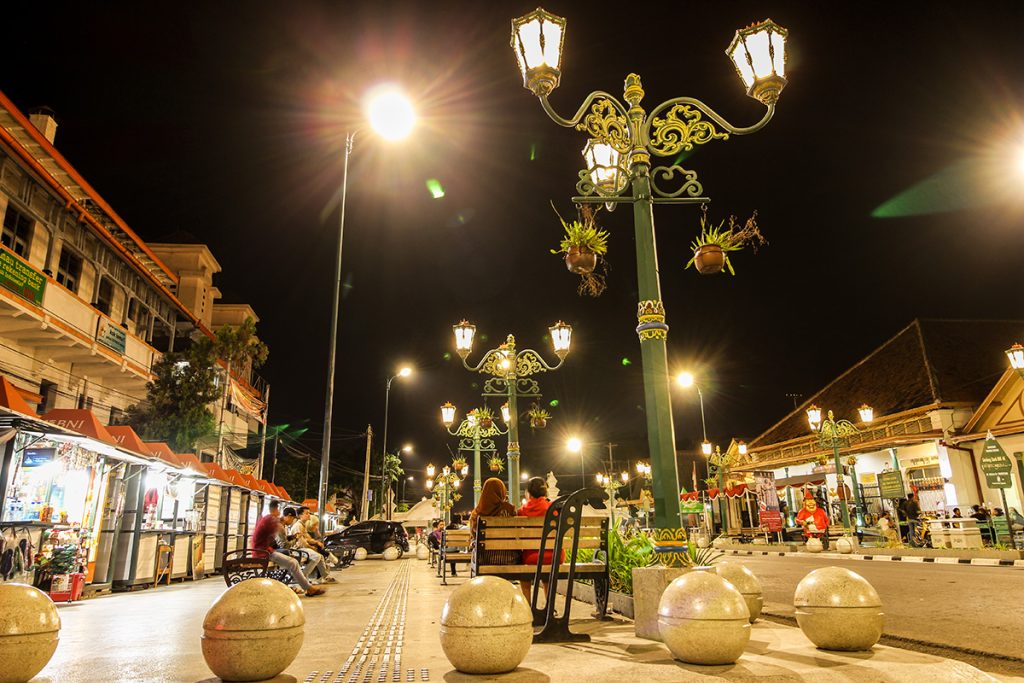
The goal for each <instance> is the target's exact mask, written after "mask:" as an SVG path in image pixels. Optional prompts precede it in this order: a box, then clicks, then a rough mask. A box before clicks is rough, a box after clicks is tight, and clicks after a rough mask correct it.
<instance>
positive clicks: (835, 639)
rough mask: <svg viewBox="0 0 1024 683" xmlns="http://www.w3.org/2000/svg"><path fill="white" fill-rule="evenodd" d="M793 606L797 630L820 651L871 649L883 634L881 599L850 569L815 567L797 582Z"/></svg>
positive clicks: (869, 585)
mask: <svg viewBox="0 0 1024 683" xmlns="http://www.w3.org/2000/svg"><path fill="white" fill-rule="evenodd" d="M793 606H794V607H795V608H796V623H797V624H799V626H800V630H802V631H803V632H804V635H805V636H807V638H808V639H809V640H810V641H811V642H812V643H814V644H815V645H817V646H818V647H820V648H821V649H823V650H840V651H847V652H849V651H857V650H870V649H871V646H873V645H874V644H875V643H877V642H878V639H879V638H880V637H881V636H882V625H883V623H884V618H885V615H884V613H883V612H882V600H881V598H879V597H878V592H877V591H875V589H874V588H873V587H872V586H871V584H870V583H868V582H867V580H865V579H864V577H862V576H861V575H860V574H857V573H855V572H852V571H850V570H849V569H845V568H843V567H822V568H820V569H815V570H814V571H812V572H811V573H810V574H808V575H807V576H805V577H804V578H803V579H801V581H800V583H799V584H798V585H797V587H796V593H795V595H794V596H793Z"/></svg>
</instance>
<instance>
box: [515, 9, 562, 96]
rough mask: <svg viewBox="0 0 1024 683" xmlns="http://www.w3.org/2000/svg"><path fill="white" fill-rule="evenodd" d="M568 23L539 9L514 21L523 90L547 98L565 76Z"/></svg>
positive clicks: (517, 57)
mask: <svg viewBox="0 0 1024 683" xmlns="http://www.w3.org/2000/svg"><path fill="white" fill-rule="evenodd" d="M564 38H565V19H563V18H562V17H557V16H555V15H554V14H551V13H550V12H545V11H544V10H543V9H541V8H539V7H538V8H537V9H535V10H534V11H532V12H530V13H529V14H526V15H523V16H521V17H519V18H518V19H513V20H512V43H511V44H512V50H513V52H515V53H516V60H517V61H518V62H519V71H520V73H522V75H523V87H525V88H528V89H529V90H530V91H532V92H533V94H534V95H536V96H537V97H546V96H548V95H550V94H551V91H552V90H554V89H555V88H557V87H558V81H559V79H560V78H561V76H562V71H561V69H562V42H563V40H564Z"/></svg>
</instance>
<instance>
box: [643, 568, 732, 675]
mask: <svg viewBox="0 0 1024 683" xmlns="http://www.w3.org/2000/svg"><path fill="white" fill-rule="evenodd" d="M658 633H659V634H660V635H661V640H662V642H664V643H665V645H666V646H667V647H668V649H669V650H670V651H671V652H672V656H673V657H675V658H676V659H678V660H679V661H681V662H686V663H688V664H705V665H709V666H716V665H723V664H732V663H733V662H735V661H736V660H737V659H739V658H740V655H742V654H743V650H744V648H746V646H747V642H748V641H749V640H750V610H748V609H747V603H746V602H744V600H743V596H742V595H740V592H739V591H738V590H736V588H735V587H733V586H732V584H730V583H729V582H728V581H726V580H725V579H723V578H722V577H720V576H718V575H717V574H714V573H712V572H710V571H704V572H687V573H686V574H683V575H682V576H680V577H679V578H677V579H675V580H674V581H673V582H672V583H670V584H669V585H668V588H666V589H665V592H664V593H662V595H661V602H659V603H658Z"/></svg>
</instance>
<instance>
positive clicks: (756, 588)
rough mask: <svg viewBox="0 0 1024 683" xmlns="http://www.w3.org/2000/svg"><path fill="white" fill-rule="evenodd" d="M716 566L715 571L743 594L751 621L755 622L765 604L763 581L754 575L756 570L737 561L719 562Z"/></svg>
mask: <svg viewBox="0 0 1024 683" xmlns="http://www.w3.org/2000/svg"><path fill="white" fill-rule="evenodd" d="M714 567H715V572H716V573H717V574H718V575H719V576H721V577H722V578H723V579H725V580H726V581H728V582H729V583H731V584H732V586H733V588H735V589H736V590H738V591H739V592H740V595H742V596H743V601H744V602H745V603H747V609H748V610H750V623H751V624H753V623H754V621H756V620H757V617H758V616H760V614H761V608H762V607H763V606H764V596H763V595H762V591H761V582H760V581H758V580H757V577H756V576H754V572H752V571H750V569H748V568H747V567H746V566H744V565H742V564H738V563H736V562H719V563H718V564H716V565H714Z"/></svg>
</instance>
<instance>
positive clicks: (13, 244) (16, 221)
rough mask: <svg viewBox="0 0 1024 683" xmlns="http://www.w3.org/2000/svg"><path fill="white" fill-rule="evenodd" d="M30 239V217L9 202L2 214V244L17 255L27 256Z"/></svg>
mask: <svg viewBox="0 0 1024 683" xmlns="http://www.w3.org/2000/svg"><path fill="white" fill-rule="evenodd" d="M31 240H32V219H31V218H29V217H28V216H26V215H25V214H23V213H22V212H21V211H18V210H17V209H15V208H14V207H13V206H11V205H10V204H8V205H7V212H6V213H5V214H4V228H3V245H4V246H5V247H7V248H8V249H10V250H11V251H13V252H14V253H15V254H17V255H18V256H20V257H22V258H25V259H27V258H28V244H29V242H30V241H31Z"/></svg>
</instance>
